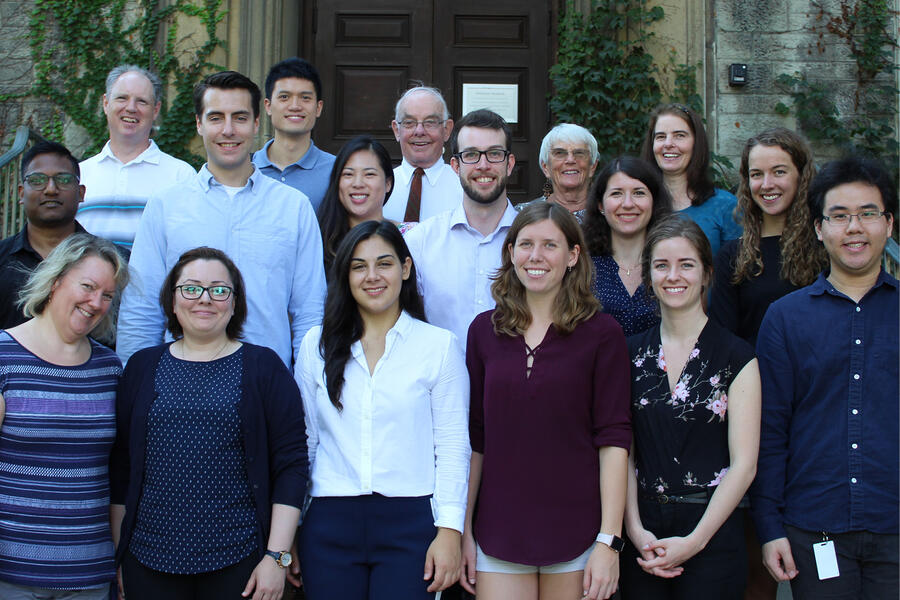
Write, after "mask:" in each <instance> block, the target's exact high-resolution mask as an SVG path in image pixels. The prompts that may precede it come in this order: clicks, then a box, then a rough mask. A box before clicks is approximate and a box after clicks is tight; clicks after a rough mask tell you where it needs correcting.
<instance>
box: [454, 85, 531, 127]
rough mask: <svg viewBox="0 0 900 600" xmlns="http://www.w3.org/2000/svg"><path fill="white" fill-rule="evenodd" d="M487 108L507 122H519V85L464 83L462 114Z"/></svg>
mask: <svg viewBox="0 0 900 600" xmlns="http://www.w3.org/2000/svg"><path fill="white" fill-rule="evenodd" d="M479 108H487V109H489V110H492V111H494V112H495V113H497V114H498V115H500V116H501V117H503V118H504V119H505V120H506V122H507V123H518V122H519V86H518V85H516V84H514V83H464V84H463V93H462V114H463V115H466V114H468V113H470V112H472V111H473V110H478V109H479Z"/></svg>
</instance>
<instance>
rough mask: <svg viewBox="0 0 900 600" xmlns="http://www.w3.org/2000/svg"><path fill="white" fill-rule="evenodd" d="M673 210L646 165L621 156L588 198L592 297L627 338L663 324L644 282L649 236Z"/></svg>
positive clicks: (658, 180)
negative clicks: (643, 262) (593, 273)
mask: <svg viewBox="0 0 900 600" xmlns="http://www.w3.org/2000/svg"><path fill="white" fill-rule="evenodd" d="M671 210H672V199H671V198H670V197H669V192H668V190H666V186H665V185H663V182H662V179H661V178H660V176H659V174H658V173H657V172H656V170H655V169H654V168H653V167H652V166H651V165H650V164H649V163H648V162H647V161H645V160H642V159H640V158H632V157H630V156H620V157H618V158H615V159H613V160H612V161H610V162H609V164H607V165H606V166H605V167H603V170H602V171H600V174H599V175H598V176H597V180H596V181H595V182H594V187H593V188H592V189H591V193H590V196H589V198H588V206H587V216H586V218H585V221H584V237H585V238H586V239H587V244H588V249H590V252H591V258H592V259H593V261H594V268H595V269H596V277H595V279H594V295H595V296H596V297H597V299H598V300H600V305H601V307H602V310H603V312H605V313H608V314H610V315H612V316H613V317H614V318H615V319H616V321H618V322H619V325H621V326H622V330H623V331H624V332H625V336H626V337H627V336H630V335H634V334H635V333H640V332H642V331H645V330H647V329H649V328H650V327H652V326H654V325H656V324H657V323H659V314H658V312H657V310H656V303H655V302H654V301H653V298H652V296H650V294H649V293H648V291H647V289H646V288H645V287H644V285H643V283H642V282H641V251H642V250H643V249H644V240H646V239H647V230H648V229H649V228H651V227H652V226H653V225H654V223H656V222H657V221H659V220H660V218H662V217H663V216H665V215H667V214H668V213H669V212H670V211H671Z"/></svg>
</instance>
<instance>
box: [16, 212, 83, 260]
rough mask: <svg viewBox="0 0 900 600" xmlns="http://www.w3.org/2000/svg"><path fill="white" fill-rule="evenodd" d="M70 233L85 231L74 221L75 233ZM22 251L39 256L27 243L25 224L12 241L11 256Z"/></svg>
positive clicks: (26, 225)
mask: <svg viewBox="0 0 900 600" xmlns="http://www.w3.org/2000/svg"><path fill="white" fill-rule="evenodd" d="M72 233H73V234H75V233H87V230H86V229H85V228H84V227H82V226H81V223H79V222H78V221H77V220H76V221H75V231H73V232H72ZM22 250H25V251H26V252H31V253H32V254H34V255H35V256H40V254H38V252H37V250H35V249H34V247H32V245H31V242H29V241H28V224H27V223H26V224H25V226H24V227H23V228H22V229H21V230H20V231H19V233H17V234H16V235H15V238H14V240H13V245H12V252H11V254H15V253H16V252H20V251H22Z"/></svg>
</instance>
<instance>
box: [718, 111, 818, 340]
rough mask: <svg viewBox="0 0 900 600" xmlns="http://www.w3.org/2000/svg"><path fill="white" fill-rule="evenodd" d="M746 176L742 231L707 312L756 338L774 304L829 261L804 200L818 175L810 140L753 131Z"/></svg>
mask: <svg viewBox="0 0 900 600" xmlns="http://www.w3.org/2000/svg"><path fill="white" fill-rule="evenodd" d="M740 175H741V185H740V188H739V189H738V209H737V210H738V212H739V213H741V214H742V215H743V217H742V218H743V227H744V233H743V234H742V235H741V237H740V238H739V239H737V240H733V241H731V242H729V243H727V244H725V245H724V246H723V247H722V251H721V252H720V253H719V255H718V257H717V258H716V268H715V273H716V277H715V285H714V286H713V288H712V298H711V300H710V311H709V316H710V318H711V319H713V320H714V321H716V322H718V323H719V324H721V325H723V326H724V327H725V328H727V329H728V330H730V331H731V332H733V333H735V334H737V335H738V336H739V337H741V338H743V339H745V340H747V341H748V342H750V343H751V344H756V334H757V331H758V330H759V325H760V323H761V322H762V318H763V316H764V315H765V314H766V310H767V309H768V308H769V305H770V304H771V303H772V302H774V301H775V300H777V299H778V298H781V297H782V296H784V295H785V294H788V293H790V292H792V291H794V290H796V289H798V288H801V287H803V286H806V285H809V284H810V283H812V282H813V281H814V280H815V278H816V276H817V275H818V274H819V272H820V271H821V270H822V269H823V268H824V266H825V264H826V263H825V256H824V252H823V250H822V246H821V244H819V243H818V242H817V241H816V233H815V231H814V230H813V227H812V224H811V221H810V218H809V207H808V206H807V203H806V191H807V189H808V188H809V183H810V181H812V178H813V176H814V175H815V167H814V166H813V159H812V153H811V152H810V149H809V145H808V144H807V143H806V141H805V140H804V139H803V138H802V137H800V136H799V135H798V134H796V133H794V132H793V131H790V130H788V129H783V128H780V127H778V128H774V129H767V130H766V131H763V132H762V133H760V134H758V135H755V136H753V137H751V138H750V139H749V140H747V143H746V145H745V146H744V151H743V153H742V154H741V167H740Z"/></svg>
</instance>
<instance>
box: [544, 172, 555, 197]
mask: <svg viewBox="0 0 900 600" xmlns="http://www.w3.org/2000/svg"><path fill="white" fill-rule="evenodd" d="M541 194H543V196H544V198H549V197H550V195H551V194H553V182H552V181H550V178H549V177H548V178H547V179H545V180H544V187H543V188H541Z"/></svg>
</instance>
